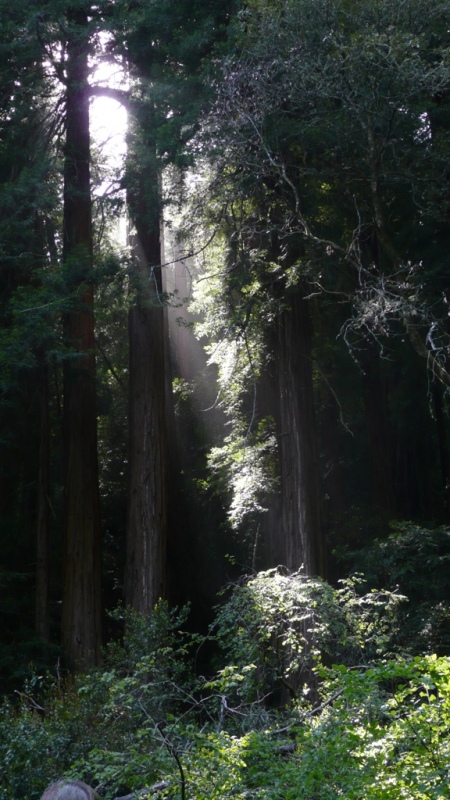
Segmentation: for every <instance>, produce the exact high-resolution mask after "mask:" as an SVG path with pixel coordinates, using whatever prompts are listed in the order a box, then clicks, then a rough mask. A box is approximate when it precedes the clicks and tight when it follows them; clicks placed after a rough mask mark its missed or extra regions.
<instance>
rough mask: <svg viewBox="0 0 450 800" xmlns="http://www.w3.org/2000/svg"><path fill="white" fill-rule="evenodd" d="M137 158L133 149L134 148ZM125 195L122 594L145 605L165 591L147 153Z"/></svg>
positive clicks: (162, 427) (159, 351)
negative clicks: (130, 301) (128, 275)
mask: <svg viewBox="0 0 450 800" xmlns="http://www.w3.org/2000/svg"><path fill="white" fill-rule="evenodd" d="M135 158H136V156H135ZM135 163H136V167H137V168H136V172H135V173H134V174H132V175H130V176H129V177H130V181H129V193H128V202H129V208H130V213H131V217H132V220H133V222H134V225H135V229H136V233H135V236H134V237H133V251H134V253H133V255H134V282H135V286H134V289H135V292H136V302H135V305H134V306H133V307H132V308H131V309H130V312H129V485H128V515H127V545H126V567H125V601H126V603H127V605H129V606H131V607H132V608H134V609H136V610H137V611H141V612H143V613H148V612H149V611H151V609H152V608H153V606H154V604H155V603H156V602H157V601H158V599H159V598H161V597H165V596H166V591H167V575H166V571H167V569H166V561H167V513H168V512H167V491H168V436H167V385H166V375H167V356H166V347H167V344H166V330H167V324H166V319H165V317H166V308H165V305H164V300H163V287H162V276H161V236H160V190H159V180H158V173H157V169H156V164H155V161H154V157H152V154H149V153H148V152H147V160H146V161H145V163H141V162H140V161H139V158H137V159H136V162H135Z"/></svg>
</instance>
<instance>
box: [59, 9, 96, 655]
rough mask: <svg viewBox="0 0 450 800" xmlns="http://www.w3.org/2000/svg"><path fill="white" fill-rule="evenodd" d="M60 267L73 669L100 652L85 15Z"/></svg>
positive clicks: (71, 93) (78, 30) (67, 613)
mask: <svg viewBox="0 0 450 800" xmlns="http://www.w3.org/2000/svg"><path fill="white" fill-rule="evenodd" d="M67 22H68V25H69V29H70V38H69V41H68V44H67V100H66V114H67V117H66V147H65V161H64V265H65V273H66V280H67V283H68V286H69V289H70V290H71V292H72V293H73V295H74V297H75V296H76V300H74V301H73V303H74V306H73V309H72V310H71V311H69V312H68V313H67V314H66V316H65V320H64V329H65V340H66V345H67V347H68V348H69V349H70V350H71V351H72V353H69V354H68V356H67V357H66V361H65V364H64V445H65V525H66V541H65V570H64V590H63V612H62V638H63V645H64V649H65V653H66V656H67V658H68V660H69V662H70V663H71V664H72V665H73V666H74V667H75V668H77V669H85V668H88V667H91V666H93V665H95V664H96V663H98V660H99V656H100V647H101V564H100V558H101V555H100V548H101V545H100V536H101V532H100V504H99V488H98V465H97V413H96V388H95V340H94V292H93V286H92V276H91V270H92V219H91V196H90V174H89V162H90V142H89V94H88V80H87V78H88V47H87V24H88V21H87V14H86V12H85V11H84V10H73V11H71V12H69V13H68V17H67Z"/></svg>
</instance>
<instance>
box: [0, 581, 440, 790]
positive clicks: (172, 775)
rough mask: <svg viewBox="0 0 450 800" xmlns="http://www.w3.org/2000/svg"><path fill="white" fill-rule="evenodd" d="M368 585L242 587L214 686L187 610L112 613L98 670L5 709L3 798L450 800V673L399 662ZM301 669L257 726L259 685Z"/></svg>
mask: <svg viewBox="0 0 450 800" xmlns="http://www.w3.org/2000/svg"><path fill="white" fill-rule="evenodd" d="M358 584H359V581H355V580H352V581H347V582H345V583H343V584H342V586H341V587H340V588H339V589H333V588H332V587H330V586H327V585H326V584H325V583H324V582H319V581H311V580H309V581H308V580H307V579H306V578H304V576H301V574H294V575H292V576H286V575H282V574H281V573H277V572H275V571H272V572H270V573H261V574H260V575H258V576H255V577H254V578H253V579H251V580H249V581H248V582H247V584H246V585H242V586H239V587H236V588H235V589H234V592H233V595H232V597H231V598H230V600H229V601H227V602H225V603H224V604H223V606H222V607H221V608H220V609H219V611H218V626H217V627H218V637H219V640H220V642H221V645H222V647H223V648H224V659H225V661H226V663H227V666H226V667H224V668H223V669H222V670H221V672H220V673H219V675H218V676H217V677H216V679H215V680H213V681H210V682H208V683H206V684H204V683H203V681H200V682H197V683H195V682H193V681H192V677H191V676H192V672H191V669H190V661H191V653H190V650H191V647H192V645H195V643H196V637H191V636H187V635H186V634H184V633H183V632H182V630H180V628H181V626H183V625H184V624H185V622H186V613H187V610H186V609H183V610H181V611H177V610H170V609H168V607H167V606H165V605H164V604H160V605H159V606H158V607H157V608H156V609H155V612H154V614H153V615H149V616H148V617H145V618H144V617H139V616H138V615H136V614H134V613H131V612H123V611H119V612H117V615H116V616H117V618H118V619H121V620H122V621H124V622H125V623H126V629H125V635H124V639H123V643H122V645H121V646H111V647H110V648H109V651H108V654H107V661H106V664H105V669H104V670H103V671H102V672H95V673H92V674H90V675H86V676H79V677H78V678H77V680H76V681H73V682H68V683H66V684H64V683H62V682H61V681H60V680H58V681H54V680H49V679H45V680H44V679H43V678H39V677H36V678H34V679H33V680H32V681H31V682H29V683H28V684H27V685H26V686H25V687H24V690H23V692H22V693H21V694H20V695H19V699H20V702H19V703H18V704H15V705H13V704H12V703H11V702H6V701H5V702H4V703H3V705H2V706H1V707H0V758H1V761H2V766H3V769H2V775H1V777H0V798H1V800H23V798H24V797H29V798H30V800H37V798H38V797H39V796H40V793H41V792H42V790H43V788H44V786H45V785H46V784H47V783H49V782H50V781H52V780H54V779H55V778H56V777H60V776H62V775H66V776H71V777H74V778H77V779H84V780H85V781H87V782H89V783H90V784H91V785H93V786H94V787H96V788H97V790H99V792H100V794H101V795H105V796H107V797H109V798H113V797H115V796H117V795H119V794H124V793H126V792H129V791H131V790H139V789H144V788H145V787H151V786H153V784H155V783H159V782H161V781H164V782H165V783H164V786H165V788H163V789H162V790H160V796H161V797H163V798H167V800H172V799H173V800H175V798H177V800H178V799H179V798H180V796H182V797H189V798H192V800H206V798H208V800H224V798H225V799H226V798H230V799H231V798H238V800H249V798H250V800H280V798H285V800H310V799H311V797H314V798H317V800H334V798H336V797H342V798H345V800H361V798H363V797H364V798H365V800H366V799H367V800H385V798H388V800H389V799H390V798H392V800H397V798H398V797H402V798H406V800H444V798H448V797H449V793H448V759H449V755H450V752H449V739H448V729H449V726H450V661H449V659H447V658H437V657H436V656H416V657H415V658H403V657H401V656H399V655H395V654H394V653H393V651H392V649H391V641H392V640H391V636H392V629H393V628H394V627H395V626H394V625H393V624H392V620H393V618H395V615H396V607H397V605H398V601H399V598H398V597H397V596H393V595H390V594H389V593H387V592H384V593H380V592H378V591H373V592H369V593H368V594H366V595H359V594H358V592H357V586H358ZM230 626H232V627H230ZM258 631H260V634H259V635H258ZM319 651H320V652H319ZM281 654H282V658H281V659H280V655H281ZM249 656H251V657H252V661H251V662H249V661H248V663H245V662H246V660H247V659H248V658H249ZM286 656H287V657H288V658H287V657H286ZM334 658H336V659H337V660H336V662H335V663H333V664H332V665H331V666H327V665H326V664H327V663H330V660H331V659H334ZM288 659H291V660H292V668H290V667H289V662H288ZM299 664H300V665H301V666H302V667H304V665H305V664H307V666H308V680H309V684H308V685H306V686H305V685H302V687H301V691H299V692H298V693H297V697H296V698H295V699H293V700H291V703H290V704H289V705H287V706H286V707H284V708H280V709H278V710H275V709H272V710H271V709H270V707H268V706H267V702H266V711H265V712H264V713H263V704H262V703H261V697H260V696H258V691H261V688H262V683H263V680H264V679H265V680H266V682H267V681H268V679H267V676H268V675H273V674H275V672H278V674H280V673H281V670H284V674H285V675H287V676H288V677H289V678H290V679H292V672H293V669H294V668H295V669H297V668H298V666H299ZM255 675H256V676H259V677H258V681H257V689H255V686H256V684H255ZM313 683H314V691H308V689H310V688H311V687H312V685H313ZM202 684H203V685H202ZM252 684H253V685H252ZM214 698H215V700H216V702H212V700H213V699H214ZM266 701H267V698H266ZM233 703H234V704H235V705H234V707H232V704H233Z"/></svg>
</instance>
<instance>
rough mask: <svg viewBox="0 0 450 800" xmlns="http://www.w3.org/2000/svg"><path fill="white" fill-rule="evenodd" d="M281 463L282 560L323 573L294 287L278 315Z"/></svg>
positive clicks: (302, 312)
mask: <svg viewBox="0 0 450 800" xmlns="http://www.w3.org/2000/svg"><path fill="white" fill-rule="evenodd" d="M278 364H279V387H280V428H281V430H280V464H281V496H282V531H283V541H284V543H285V564H286V566H287V567H288V568H289V569H291V570H297V569H299V568H300V567H301V566H302V565H303V568H304V570H305V573H306V575H317V574H319V575H323V573H324V548H323V541H322V531H321V523H320V508H319V478H318V448H317V437H316V426H315V416H314V398H313V380H312V354H311V320H310V315H309V309H308V302H307V301H306V300H304V299H303V296H302V294H301V292H300V291H299V292H298V293H296V294H295V295H293V296H292V299H291V302H290V305H289V306H288V307H287V308H286V309H285V311H283V313H282V314H281V317H280V319H279V320H278Z"/></svg>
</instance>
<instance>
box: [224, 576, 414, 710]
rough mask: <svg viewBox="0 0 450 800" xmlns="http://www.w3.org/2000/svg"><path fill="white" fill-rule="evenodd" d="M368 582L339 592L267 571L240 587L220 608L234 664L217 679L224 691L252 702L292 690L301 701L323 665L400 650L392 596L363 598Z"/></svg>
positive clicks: (348, 584)
mask: <svg viewBox="0 0 450 800" xmlns="http://www.w3.org/2000/svg"><path fill="white" fill-rule="evenodd" d="M361 583H362V578H361V577H358V576H356V577H354V578H351V579H347V580H344V581H341V582H340V587H339V588H338V589H334V588H332V587H331V586H330V585H329V584H327V583H326V582H325V581H322V580H320V579H313V578H309V577H306V576H305V575H304V574H303V573H302V572H301V571H300V572H296V573H292V574H286V573H285V572H283V571H281V570H280V569H272V570H268V571H267V572H261V573H259V574H258V575H256V576H255V577H254V578H250V579H248V580H246V581H245V582H244V583H243V584H241V585H238V586H236V587H234V589H233V591H232V594H231V597H230V599H229V600H228V601H227V602H226V603H225V604H224V605H223V606H221V607H220V608H219V610H218V614H217V619H216V625H217V637H218V640H219V641H220V643H221V645H222V647H223V649H224V650H225V652H226V653H227V655H228V658H229V659H231V665H230V663H229V664H228V665H227V666H226V667H225V669H224V670H222V672H221V674H220V676H219V679H218V681H217V688H218V689H219V690H220V691H221V692H225V693H228V692H230V693H231V694H232V695H233V696H235V697H237V698H241V699H243V700H245V701H247V702H249V701H250V702H254V701H256V700H262V699H265V698H266V697H267V696H270V695H272V694H273V693H274V692H275V693H277V694H278V696H279V693H280V689H281V688H282V687H283V686H284V687H285V688H286V689H288V691H289V693H290V695H291V696H293V697H297V696H299V695H302V693H303V692H304V691H306V692H308V691H309V689H310V688H311V683H313V681H312V674H313V670H314V668H315V667H316V666H317V665H318V664H320V663H322V662H323V660H324V659H325V660H327V661H330V660H332V661H336V662H338V663H343V664H359V663H363V664H366V665H368V664H370V663H373V662H374V660H376V658H377V657H378V656H379V655H380V654H381V653H384V652H386V650H387V649H388V647H391V648H392V647H394V645H395V637H396V635H397V626H398V607H399V604H400V603H401V602H402V601H403V600H404V598H403V597H402V596H400V595H398V594H396V593H393V592H388V591H381V592H378V591H371V592H369V593H367V594H360V593H359V592H358V588H359V586H360V585H361Z"/></svg>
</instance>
